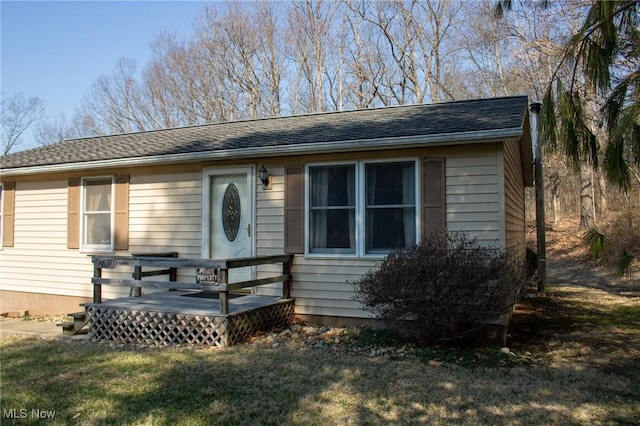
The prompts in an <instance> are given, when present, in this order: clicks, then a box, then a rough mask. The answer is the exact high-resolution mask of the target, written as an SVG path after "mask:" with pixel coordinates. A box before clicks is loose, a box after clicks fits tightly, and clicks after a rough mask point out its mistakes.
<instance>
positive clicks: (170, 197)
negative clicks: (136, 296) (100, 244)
mask: <svg viewBox="0 0 640 426" xmlns="http://www.w3.org/2000/svg"><path fill="white" fill-rule="evenodd" d="M173 251H176V252H178V257H185V258H200V257H202V173H201V172H193V173H176V174H169V175H167V174H156V175H143V176H136V175H132V176H131V184H130V187H129V252H130V253H158V252H173ZM129 276H130V271H129ZM150 279H154V280H168V277H153V278H150ZM194 280H195V271H193V270H190V269H181V270H179V271H178V281H194ZM194 282H195V281H194ZM145 291H146V292H147V293H149V292H152V291H160V290H151V289H147V290H145Z"/></svg>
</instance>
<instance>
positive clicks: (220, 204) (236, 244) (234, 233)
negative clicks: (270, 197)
mask: <svg viewBox="0 0 640 426" xmlns="http://www.w3.org/2000/svg"><path fill="white" fill-rule="evenodd" d="M251 176H252V174H251V169H229V170H221V171H214V170H212V171H210V172H209V173H207V175H206V179H209V181H208V185H205V186H208V187H209V188H208V190H209V194H210V196H209V200H210V202H209V206H208V208H209V215H208V216H209V217H208V220H209V238H208V239H209V247H208V248H209V250H208V251H209V257H210V258H211V259H234V258H238V257H250V256H253V244H252V241H253V238H252V232H253V229H252V227H253V224H252V222H253V207H252V204H253V193H252V188H253V186H252V184H251ZM251 279H253V272H252V268H251V267H246V268H236V269H230V270H229V282H240V281H248V280H251Z"/></svg>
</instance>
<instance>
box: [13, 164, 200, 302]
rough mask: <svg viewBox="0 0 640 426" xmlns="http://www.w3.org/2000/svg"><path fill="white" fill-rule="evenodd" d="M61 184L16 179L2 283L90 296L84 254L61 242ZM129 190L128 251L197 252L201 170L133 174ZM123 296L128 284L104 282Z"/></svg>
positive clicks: (108, 292)
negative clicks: (12, 240)
mask: <svg viewBox="0 0 640 426" xmlns="http://www.w3.org/2000/svg"><path fill="white" fill-rule="evenodd" d="M67 184H68V180H67V179H66V178H64V179H60V180H53V181H47V182H21V183H19V185H18V190H17V191H16V223H15V225H16V226H15V235H16V240H15V246H14V247H12V248H5V249H4V250H2V251H0V264H1V265H2V267H1V268H0V289H2V290H13V291H25V292H33V293H45V294H59V295H64V296H79V297H91V296H92V294H93V288H92V285H91V276H92V275H93V265H92V264H91V260H90V257H89V255H90V253H87V252H82V251H79V250H69V249H67V245H66V243H67V239H66V236H67V228H66V227H67ZM129 196H130V199H129V201H130V202H129V230H130V233H129V251H128V252H130V253H136V252H140V253H144V252H161V251H178V252H179V255H180V256H181V257H201V246H202V243H201V238H202V211H201V206H202V174H201V173H199V172H195V173H182V174H158V175H143V176H135V175H132V176H131V183H130V194H129ZM128 252H122V251H118V252H117V254H126V253H128ZM183 273H184V274H187V275H186V276H181V277H179V279H193V278H192V275H189V271H183ZM104 276H105V277H121V278H126V277H130V276H131V271H130V270H126V271H124V270H123V271H119V272H118V273H113V272H110V271H108V270H105V271H104ZM128 294H129V290H128V289H127V288H119V287H112V286H104V287H103V297H104V298H106V299H109V298H114V297H121V296H125V295H128Z"/></svg>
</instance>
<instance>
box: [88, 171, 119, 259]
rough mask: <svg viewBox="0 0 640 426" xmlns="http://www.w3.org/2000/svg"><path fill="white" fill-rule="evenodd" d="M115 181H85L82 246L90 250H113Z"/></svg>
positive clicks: (108, 179) (102, 179) (99, 179)
mask: <svg viewBox="0 0 640 426" xmlns="http://www.w3.org/2000/svg"><path fill="white" fill-rule="evenodd" d="M112 184H113V179H112V178H111V177H108V178H98V179H84V180H83V185H82V187H83V201H82V245H83V248H84V249H88V250H104V251H111V250H113V195H112V189H113V185H112Z"/></svg>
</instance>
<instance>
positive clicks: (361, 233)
mask: <svg viewBox="0 0 640 426" xmlns="http://www.w3.org/2000/svg"><path fill="white" fill-rule="evenodd" d="M392 163H412V164H413V167H414V227H415V239H416V241H415V242H414V244H418V243H419V240H420V235H421V229H420V227H421V221H420V207H421V202H420V193H421V192H420V191H421V182H420V173H421V172H420V159H419V158H417V157H399V158H391V159H380V160H376V159H370V160H356V161H333V162H318V163H308V164H305V185H304V190H305V195H304V200H305V203H304V215H305V218H304V222H305V226H304V255H305V257H310V258H351V259H352V258H365V259H366V258H369V259H380V258H384V257H385V256H387V254H389V252H390V251H391V250H392V249H391V250H389V251H386V252H382V251H380V252H372V253H367V252H366V240H365V239H366V228H367V226H366V214H367V205H366V202H367V200H366V196H367V188H366V185H367V182H366V172H365V170H366V166H367V165H371V164H392ZM345 165H353V166H354V168H355V231H354V232H355V236H354V237H355V249H354V251H353V253H345V252H343V251H341V252H336V253H330V252H324V253H322V252H314V251H312V250H311V188H312V183H311V169H312V168H314V167H327V166H336V167H339V166H345Z"/></svg>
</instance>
